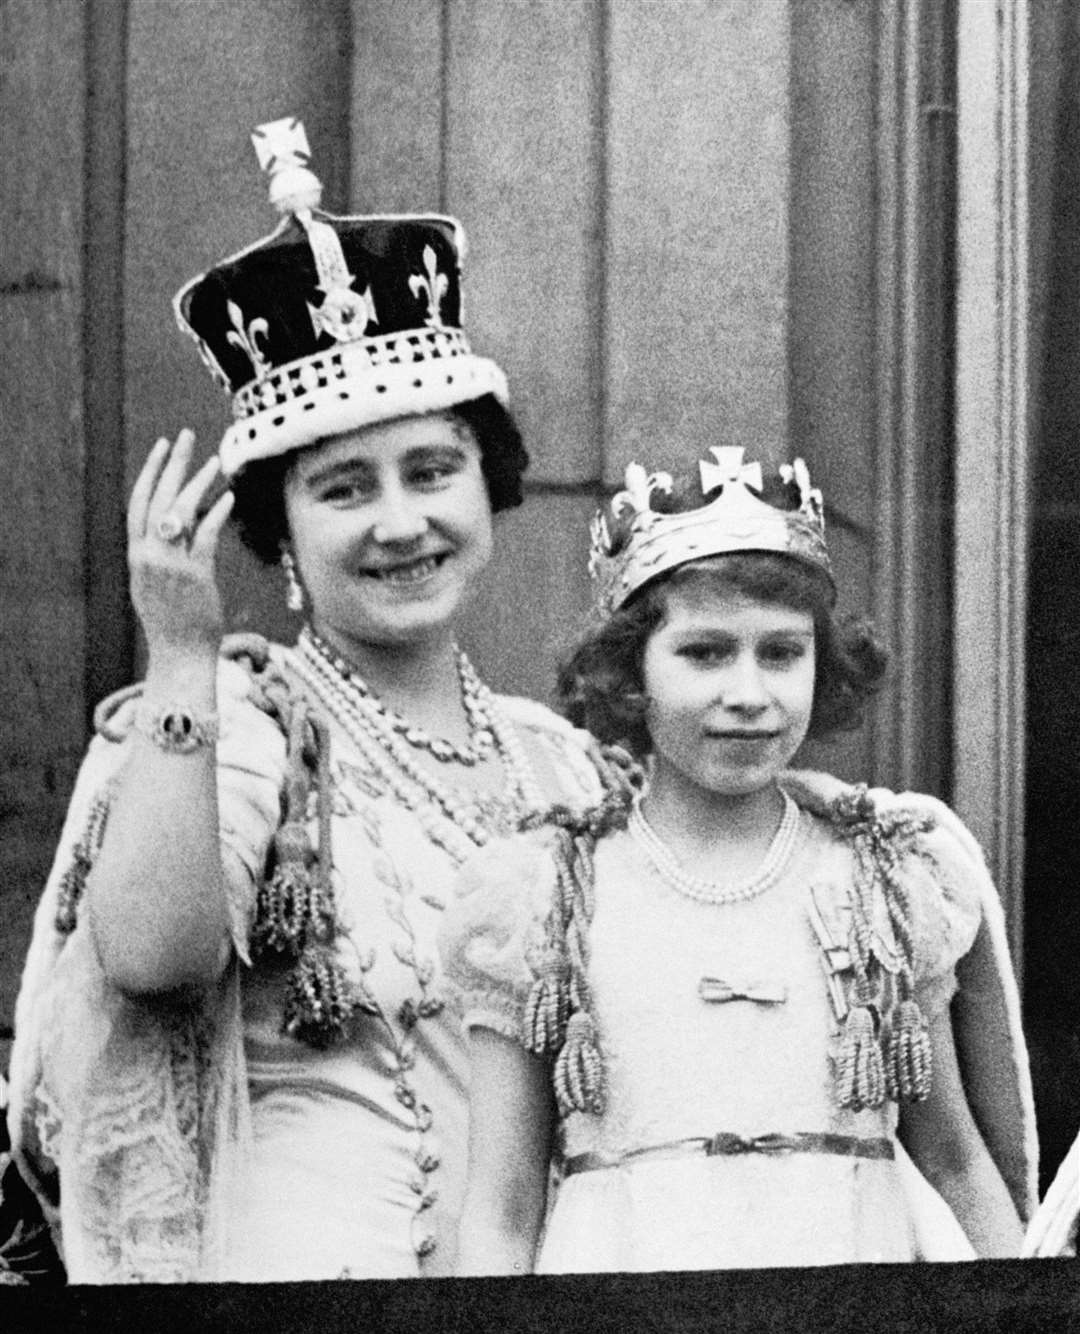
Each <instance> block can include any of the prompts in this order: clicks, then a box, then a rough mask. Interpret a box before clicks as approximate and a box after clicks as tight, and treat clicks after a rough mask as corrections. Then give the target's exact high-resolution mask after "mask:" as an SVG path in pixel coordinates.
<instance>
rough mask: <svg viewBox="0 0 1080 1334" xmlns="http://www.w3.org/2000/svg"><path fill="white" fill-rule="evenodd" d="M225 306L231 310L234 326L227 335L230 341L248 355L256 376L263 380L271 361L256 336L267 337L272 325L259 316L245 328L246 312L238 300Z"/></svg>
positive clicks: (230, 318)
mask: <svg viewBox="0 0 1080 1334" xmlns="http://www.w3.org/2000/svg"><path fill="white" fill-rule="evenodd" d="M225 308H226V310H227V311H228V312H229V320H230V321H231V323H232V326H233V331H232V332H230V333H229V334H228V335H227V337H228V341H229V342H230V343H231V344H232V346H233V347H238V348H239V349H240V351H241V352H244V353H245V354H246V355H247V357H248V359H249V360H250V362H251V366H252V369H253V370H254V372H255V378H256V379H258V380H261V379H262V378H263V376H264V375H265V374H266V372H267V371H268V370H269V369H270V363H269V361H267V359H266V357H265V356H263V354H262V352H261V351H260V350H259V346H258V344H257V343H256V341H255V340H256V338H267V337H268V336H269V333H270V326H269V325H268V324H267V322H266V321H265V320H264V319H263V318H262V317H261V316H259V317H258V318H256V319H254V320H252V321H251V323H250V324H249V325H248V326H247V329H246V330H245V329H244V312H243V311H242V310H241V309H240V307H239V306H238V305H237V304H236V302H235V301H229V302H227V303H226V307H225Z"/></svg>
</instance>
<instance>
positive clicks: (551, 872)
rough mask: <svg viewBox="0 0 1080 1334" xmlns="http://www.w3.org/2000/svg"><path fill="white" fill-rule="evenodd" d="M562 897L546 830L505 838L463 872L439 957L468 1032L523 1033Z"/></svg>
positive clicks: (483, 851)
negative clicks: (556, 902) (549, 924)
mask: <svg viewBox="0 0 1080 1334" xmlns="http://www.w3.org/2000/svg"><path fill="white" fill-rule="evenodd" d="M554 892H555V863H554V861H553V859H552V855H551V850H550V844H549V841H548V839H547V838H546V837H545V835H544V834H543V833H542V832H540V833H530V834H519V835H515V836H514V837H512V838H505V839H499V840H498V841H496V842H493V843H490V844H488V845H487V846H486V847H485V848H482V849H481V850H480V851H479V852H478V853H477V854H476V855H475V856H474V857H473V858H471V859H470V860H469V861H468V862H466V864H465V865H464V866H463V867H462V869H461V872H460V874H459V877H458V880H457V884H456V888H455V893H454V897H453V899H452V900H451V903H450V905H449V907H448V908H447V912H446V916H445V918H444V920H443V924H442V928H441V930H440V933H439V953H440V954H441V956H442V961H443V969H444V971H445V974H446V977H447V979H448V981H449V983H450V985H451V988H452V989H453V992H454V1000H455V1002H456V1004H457V1005H458V1008H459V1009H460V1010H461V1013H462V1017H463V1019H464V1022H465V1025H466V1027H468V1028H490V1029H493V1030H494V1031H495V1032H497V1033H501V1034H503V1036H505V1037H509V1038H514V1039H517V1038H518V1037H519V1036H520V1033H521V1028H522V1015H523V1012H524V1008H525V1001H526V998H527V997H528V994H529V990H530V988H531V986H532V983H533V977H534V973H533V964H534V963H535V962H536V960H537V959H538V957H539V954H540V952H541V950H542V948H543V945H544V941H545V924H546V921H547V918H548V915H549V913H550V912H551V907H552V903H553V896H554Z"/></svg>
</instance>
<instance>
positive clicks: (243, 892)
mask: <svg viewBox="0 0 1080 1334" xmlns="http://www.w3.org/2000/svg"><path fill="white" fill-rule="evenodd" d="M218 716H219V718H220V735H219V739H218V748H217V761H218V820H219V827H220V836H221V845H222V848H223V849H228V850H229V851H231V852H232V853H234V854H235V858H236V860H237V861H238V862H239V863H240V867H239V868H238V867H237V866H236V865H235V863H234V864H233V865H232V866H231V867H230V866H229V860H228V858H226V868H227V869H226V876H225V881H226V891H227V893H228V897H229V921H230V926H231V928H232V935H233V942H234V944H235V946H236V952H237V953H238V954H239V956H240V957H241V959H243V960H244V962H245V963H247V962H249V958H248V937H249V935H250V931H251V925H252V922H253V920H254V913H255V889H256V886H257V885H258V883H259V881H260V880H261V878H262V875H263V871H264V869H265V867H266V858H267V854H268V852H269V849H270V843H271V841H272V839H273V837H274V831H275V830H276V829H277V827H278V824H279V823H280V820H281V793H282V788H283V786H284V782H285V765H286V745H285V737H284V735H283V733H282V731H281V728H280V727H279V725H278V724H277V723H276V722H275V721H274V720H273V719H272V718H271V717H270V716H269V715H268V714H267V713H266V712H265V711H264V710H262V709H260V708H259V707H258V706H257V705H256V704H255V703H254V700H253V698H252V681H251V677H250V676H249V674H248V672H247V671H246V669H245V668H244V667H242V666H241V665H240V664H239V663H237V662H235V661H232V660H230V659H222V660H221V663H220V666H219V669H218ZM241 868H242V869H241Z"/></svg>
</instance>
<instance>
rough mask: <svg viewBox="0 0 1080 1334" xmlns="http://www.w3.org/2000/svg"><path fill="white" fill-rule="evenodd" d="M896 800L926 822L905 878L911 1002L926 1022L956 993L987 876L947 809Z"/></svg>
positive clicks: (922, 800) (930, 801)
mask: <svg viewBox="0 0 1080 1334" xmlns="http://www.w3.org/2000/svg"><path fill="white" fill-rule="evenodd" d="M897 801H898V803H901V804H903V805H904V806H906V807H907V808H908V809H912V810H914V812H915V813H916V814H918V815H921V816H926V817H928V819H929V821H930V822H931V823H930V827H929V829H927V830H926V832H925V833H921V834H919V835H918V837H917V839H916V844H915V849H914V853H913V855H912V856H911V857H910V858H909V877H908V879H909V887H910V894H911V905H910V906H911V924H912V937H913V944H914V964H915V992H916V999H917V1000H918V1002H919V1005H920V1006H921V1008H922V1011H923V1013H924V1014H925V1015H927V1017H930V1018H932V1017H933V1016H934V1015H936V1014H938V1013H940V1012H941V1010H943V1009H944V1008H945V1006H946V1005H948V1004H949V1002H950V1001H951V1000H952V998H953V995H954V994H955V992H956V985H957V984H956V965H957V963H958V962H959V961H960V960H961V959H962V958H963V957H964V955H966V954H967V953H968V952H969V950H970V949H971V947H972V945H973V944H974V943H975V936H976V934H977V933H978V930H979V924H980V921H981V920H982V900H983V890H982V888H981V884H982V883H983V882H986V881H987V880H988V879H989V876H988V872H987V870H986V865H985V863H984V861H983V857H982V853H981V851H980V850H979V847H978V844H977V843H976V842H975V840H974V838H973V837H972V836H971V834H970V833H969V832H968V831H967V830H966V829H965V828H964V826H963V825H962V824H961V822H960V820H959V819H958V818H957V816H956V815H954V814H953V812H952V811H950V810H949V808H948V807H947V806H945V805H944V804H943V803H942V802H940V801H937V800H936V799H934V798H932V797H925V796H918V797H912V796H910V795H909V794H905V796H903V797H899V798H897Z"/></svg>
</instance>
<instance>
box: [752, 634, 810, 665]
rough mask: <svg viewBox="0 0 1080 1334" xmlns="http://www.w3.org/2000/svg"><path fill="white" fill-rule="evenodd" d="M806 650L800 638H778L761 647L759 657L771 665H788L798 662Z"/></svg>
mask: <svg viewBox="0 0 1080 1334" xmlns="http://www.w3.org/2000/svg"><path fill="white" fill-rule="evenodd" d="M806 652H807V645H806V644H805V643H804V642H803V641H802V640H801V639H780V640H777V641H775V642H774V643H771V644H764V645H762V648H761V659H762V661H763V662H765V663H767V664H768V665H769V666H772V667H790V666H794V664H795V663H797V662H800V661H801V660H802V659H803V658H804V657H805V656H806Z"/></svg>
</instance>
